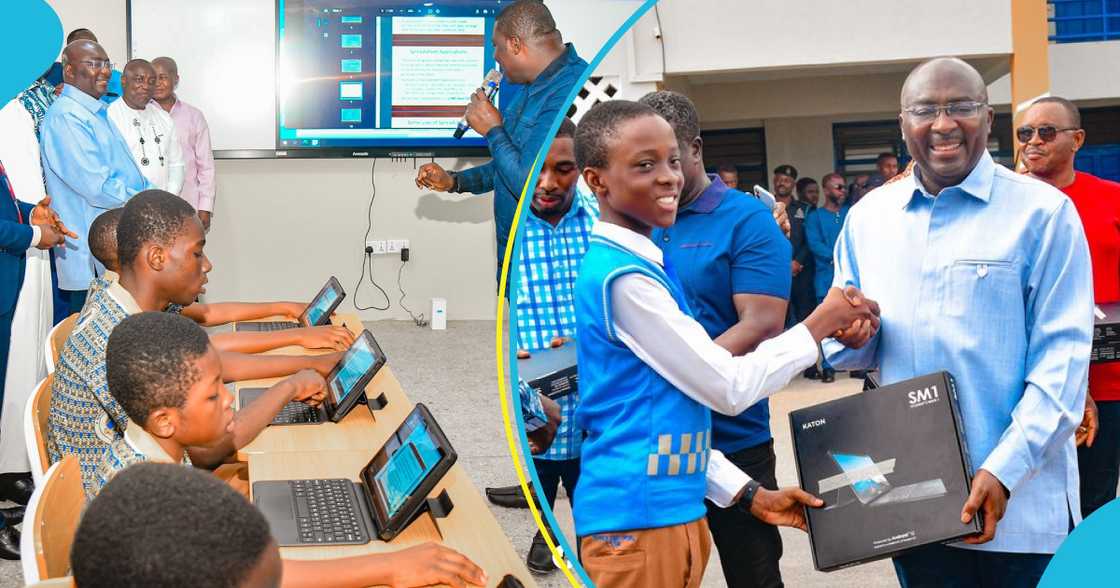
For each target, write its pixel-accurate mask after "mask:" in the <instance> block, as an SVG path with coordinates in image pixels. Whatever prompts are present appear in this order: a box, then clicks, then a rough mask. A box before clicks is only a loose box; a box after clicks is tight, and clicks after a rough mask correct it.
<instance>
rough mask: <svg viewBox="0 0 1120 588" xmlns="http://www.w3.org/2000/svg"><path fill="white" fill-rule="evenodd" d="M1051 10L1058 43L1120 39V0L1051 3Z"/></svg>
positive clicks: (1053, 0)
mask: <svg viewBox="0 0 1120 588" xmlns="http://www.w3.org/2000/svg"><path fill="white" fill-rule="evenodd" d="M1047 8H1048V12H1049V18H1048V19H1047V20H1049V21H1050V40H1051V41H1053V42H1055V43H1083V42H1086V41H1109V40H1112V39H1120V0H1049V6H1048V7H1047Z"/></svg>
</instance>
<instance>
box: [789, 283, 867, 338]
mask: <svg viewBox="0 0 1120 588" xmlns="http://www.w3.org/2000/svg"><path fill="white" fill-rule="evenodd" d="M804 324H805V327H806V328H808V329H809V332H810V333H811V334H812V335H813V339H815V340H817V341H820V340H822V339H824V338H826V337H833V338H835V339H836V340H837V341H839V342H841V343H843V344H844V346H846V347H850V348H852V349H859V348H860V347H863V346H864V345H866V344H867V342H868V341H870V340H871V338H872V337H874V336H875V333H876V332H878V330H879V304H878V303H877V302H875V301H874V300H871V299H870V298H867V297H866V296H864V295H863V292H860V290H859V288H856V287H855V286H848V287H846V288H844V289H843V290H841V289H840V288H831V289H830V290H829V291H828V295H826V296H825V297H824V301H822V302H821V303H820V305H819V306H817V309H816V310H814V311H813V313H812V314H810V315H809V317H808V318H806V319H805V321H804Z"/></svg>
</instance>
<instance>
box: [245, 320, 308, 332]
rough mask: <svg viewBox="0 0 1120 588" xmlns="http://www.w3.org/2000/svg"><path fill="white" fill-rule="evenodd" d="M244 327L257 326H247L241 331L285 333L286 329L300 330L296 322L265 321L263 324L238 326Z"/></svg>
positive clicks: (252, 323)
mask: <svg viewBox="0 0 1120 588" xmlns="http://www.w3.org/2000/svg"><path fill="white" fill-rule="evenodd" d="M242 325H255V326H251V327H250V326H245V327H244V328H243V329H239V330H245V331H283V330H285V329H296V328H299V323H295V322H292V321H263V322H259V323H258V322H251V323H238V326H242Z"/></svg>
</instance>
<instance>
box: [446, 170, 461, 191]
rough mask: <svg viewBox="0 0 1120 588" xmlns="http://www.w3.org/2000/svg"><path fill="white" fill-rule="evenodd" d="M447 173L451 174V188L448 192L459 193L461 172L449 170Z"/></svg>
mask: <svg viewBox="0 0 1120 588" xmlns="http://www.w3.org/2000/svg"><path fill="white" fill-rule="evenodd" d="M447 175H449V176H451V189H449V190H448V192H451V193H453V194H458V193H459V172H455V171H449V172H447Z"/></svg>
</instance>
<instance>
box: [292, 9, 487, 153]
mask: <svg viewBox="0 0 1120 588" xmlns="http://www.w3.org/2000/svg"><path fill="white" fill-rule="evenodd" d="M424 4H428V6H424ZM432 4H433V3H430V2H428V3H416V4H414V5H413V6H407V5H406V6H405V7H402V5H400V4H391V3H387V2H377V1H371V2H369V3H361V2H359V3H353V2H351V3H348V6H346V7H341V8H340V7H338V6H337V5H330V4H329V3H328V2H326V1H321V0H311V1H307V0H304V1H289V0H281V3H280V6H281V13H280V15H281V16H280V21H281V22H280V26H279V27H278V31H279V33H278V34H279V37H280V38H279V43H278V47H279V50H278V51H279V52H278V63H279V71H280V72H281V74H280V82H279V85H280V88H279V98H280V109H279V114H278V118H279V121H278V135H279V143H280V147H311V148H315V147H376V146H379V145H392V146H417V147H421V146H431V147H439V146H455V147H474V146H483V145H484V144H485V141H484V140H483V139H482V137H480V136H479V135H478V134H477V133H474V132H473V131H471V132H468V133H467V135H466V137H465V138H464V139H462V140H455V139H454V138H452V133H453V132H454V130H455V126H456V125H457V124H458V122H459V120H460V118H461V117H462V116H463V111H464V109H465V108H466V105H467V104H468V102H469V101H470V96H471V94H472V93H474V91H475V90H476V89H477V88H478V87H479V85H480V84H481V82H482V78H483V77H484V76H485V75H486V72H487V71H489V70H490V69H493V68H494V67H495V66H496V63H495V61H494V49H493V45H492V37H493V26H494V17H495V16H496V14H497V12H498V11H499V4H498V3H497V2H489V1H480V2H470V3H468V2H453V3H447V4H440V5H439V6H432ZM501 101H502V95H501V92H499V95H498V97H497V100H496V102H497V103H498V104H499V107H500V105H501Z"/></svg>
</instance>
